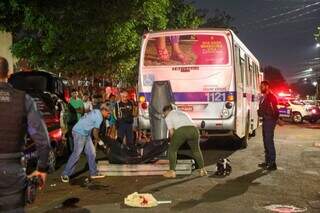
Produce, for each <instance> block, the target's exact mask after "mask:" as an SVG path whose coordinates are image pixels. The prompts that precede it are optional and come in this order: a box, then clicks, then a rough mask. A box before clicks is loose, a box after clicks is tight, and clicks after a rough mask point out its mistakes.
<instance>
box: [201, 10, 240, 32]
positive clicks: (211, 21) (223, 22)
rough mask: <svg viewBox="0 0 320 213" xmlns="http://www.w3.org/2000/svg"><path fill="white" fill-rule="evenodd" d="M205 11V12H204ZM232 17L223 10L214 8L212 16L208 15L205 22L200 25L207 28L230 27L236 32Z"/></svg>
mask: <svg viewBox="0 0 320 213" xmlns="http://www.w3.org/2000/svg"><path fill="white" fill-rule="evenodd" d="M206 13H207V12H205V14H206ZM233 21H234V18H233V17H232V16H230V15H229V14H228V13H226V12H225V11H222V10H219V9H216V10H215V11H214V13H213V16H209V17H208V18H207V20H206V22H205V23H204V24H203V25H202V26H201V27H207V28H230V29H232V30H233V31H234V32H235V33H237V32H238V30H237V28H236V27H235V26H233V25H232V22H233Z"/></svg>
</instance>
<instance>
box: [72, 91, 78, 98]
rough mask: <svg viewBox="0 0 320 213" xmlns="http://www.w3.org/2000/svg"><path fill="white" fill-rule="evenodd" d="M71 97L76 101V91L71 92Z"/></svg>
mask: <svg viewBox="0 0 320 213" xmlns="http://www.w3.org/2000/svg"><path fill="white" fill-rule="evenodd" d="M71 96H72V98H74V99H77V98H78V96H79V93H78V91H77V90H75V89H73V90H72V92H71Z"/></svg>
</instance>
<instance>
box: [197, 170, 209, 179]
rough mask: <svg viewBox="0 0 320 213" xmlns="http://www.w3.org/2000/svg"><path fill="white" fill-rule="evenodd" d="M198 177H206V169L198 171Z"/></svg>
mask: <svg viewBox="0 0 320 213" xmlns="http://www.w3.org/2000/svg"><path fill="white" fill-rule="evenodd" d="M199 176H200V177H204V176H208V172H207V170H206V169H204V168H203V169H200V170H199Z"/></svg>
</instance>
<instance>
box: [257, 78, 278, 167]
mask: <svg viewBox="0 0 320 213" xmlns="http://www.w3.org/2000/svg"><path fill="white" fill-rule="evenodd" d="M260 89H261V93H262V94H263V96H262V98H261V101H260V105H259V110H258V115H259V117H262V119H263V121H262V134H263V144H264V149H265V162H263V163H261V164H259V167H262V168H264V169H267V170H270V171H271V170H277V164H276V149H275V146H274V130H275V127H276V124H277V121H278V119H279V111H278V108H277V105H278V101H277V98H276V96H275V95H274V94H273V93H272V92H271V90H270V84H269V82H267V81H262V82H261V85H260Z"/></svg>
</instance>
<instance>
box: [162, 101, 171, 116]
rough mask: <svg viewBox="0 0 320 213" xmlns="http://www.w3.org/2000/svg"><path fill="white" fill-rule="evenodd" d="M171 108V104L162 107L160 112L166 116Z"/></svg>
mask: <svg viewBox="0 0 320 213" xmlns="http://www.w3.org/2000/svg"><path fill="white" fill-rule="evenodd" d="M172 110H173V107H172V105H171V104H169V105H167V106H165V107H163V109H162V112H163V116H164V117H167V115H168V114H169V113H170V112H171V111H172Z"/></svg>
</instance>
